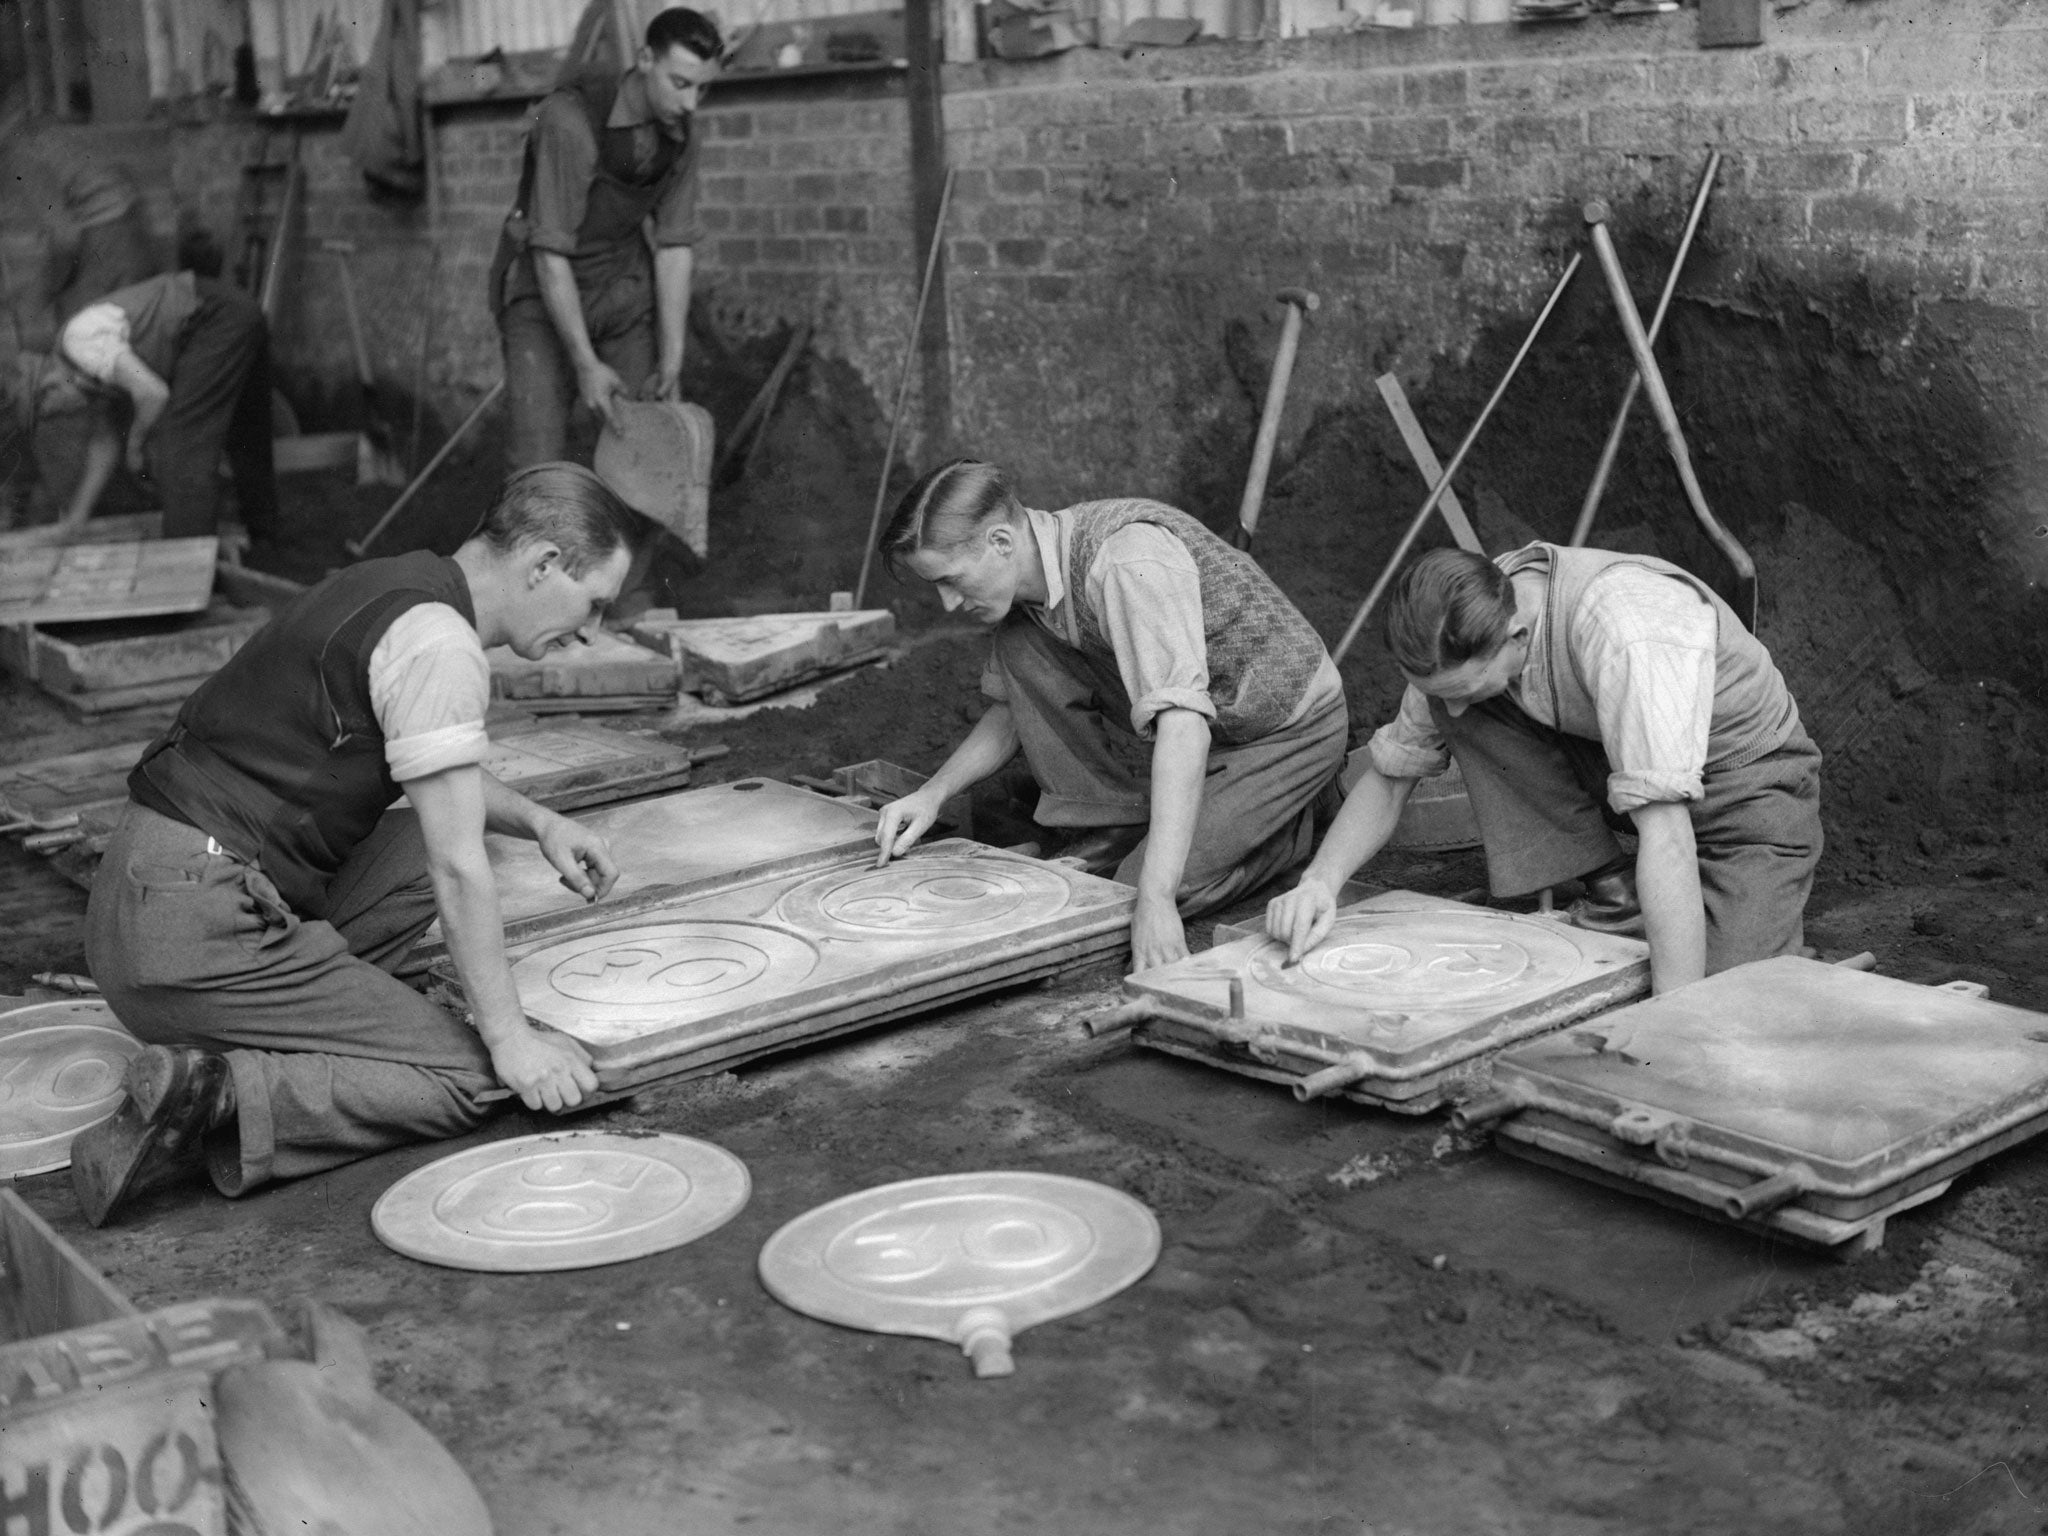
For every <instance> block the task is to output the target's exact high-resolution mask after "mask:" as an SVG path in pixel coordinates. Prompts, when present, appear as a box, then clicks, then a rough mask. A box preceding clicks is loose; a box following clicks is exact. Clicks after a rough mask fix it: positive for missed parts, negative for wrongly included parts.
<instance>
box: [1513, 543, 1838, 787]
mask: <svg viewBox="0 0 2048 1536" xmlns="http://www.w3.org/2000/svg"><path fill="white" fill-rule="evenodd" d="M1546 561H1547V562H1548V565H1549V569H1550V574H1549V582H1550V590H1549V599H1548V603H1549V607H1548V614H1547V617H1546V620H1545V627H1546V631H1547V639H1546V643H1545V646H1544V651H1545V654H1544V657H1543V663H1544V665H1545V666H1546V667H1547V668H1548V671H1549V677H1550V694H1551V698H1552V699H1553V700H1554V701H1555V702H1556V705H1557V728H1558V729H1559V730H1560V731H1562V732H1564V733H1565V734H1566V735H1567V736H1583V737H1586V738H1587V739H1589V740H1592V741H1598V740H1599V739H1600V718H1599V714H1598V712H1597V710H1596V708H1595V706H1594V703H1593V695H1592V692H1591V691H1590V690H1589V689H1588V688H1587V686H1586V681H1585V678H1584V677H1583V676H1581V675H1580V672H1579V668H1578V663H1577V662H1576V661H1575V660H1574V659H1573V657H1572V648H1571V629H1572V620H1573V618H1574V617H1575V616H1576V615H1577V614H1578V612H1579V608H1580V605H1581V604H1582V603H1583V602H1584V601H1585V596H1586V589H1587V587H1589V586H1590V585H1591V584H1592V582H1593V579H1594V577H1596V576H1598V575H1600V573H1601V572H1603V571H1607V570H1611V569H1612V568H1613V567H1615V566H1617V565H1637V566H1641V567H1642V568H1643V569H1645V570H1649V571H1655V572H1656V573H1657V574H1658V575H1660V576H1669V577H1671V578H1673V579H1674V580H1677V581H1682V582H1684V583H1685V584H1686V585H1687V586H1688V587H1690V588H1692V590H1693V591H1695V592H1697V593H1698V594H1699V596H1700V600H1701V601H1702V602H1704V603H1707V604H1710V605H1711V606H1712V608H1713V610H1714V617H1715V619H1716V620H1717V625H1716V630H1715V636H1716V638H1715V648H1714V715H1713V723H1712V724H1711V726H1710V727H1709V728H1708V733H1707V761H1706V767H1707V768H1708V769H1709V770H1710V771H1711V770H1715V769H1721V770H1726V769H1730V768H1740V767H1742V766H1743V765H1744V764H1746V763H1753V762H1755V761H1756V760H1757V759H1758V758H1760V757H1762V756H1763V755H1764V754H1765V753H1767V752H1775V751H1776V750H1777V749H1778V748H1779V747H1781V746H1783V745H1784V744H1785V743H1786V742H1787V741H1789V740H1790V739H1791V738H1792V737H1793V736H1794V735H1796V734H1797V733H1798V732H1799V729H1800V726H1799V706H1798V704H1796V703H1795V702H1793V698H1792V693H1791V690H1790V689H1788V688H1787V687H1786V686H1785V679H1784V677H1783V675H1782V674H1781V673H1780V672H1779V671H1778V667H1777V664H1776V663H1775V662H1773V661H1772V660H1771V653H1770V652H1769V651H1767V650H1765V649H1764V645H1763V642H1762V641H1760V640H1758V639H1757V638H1756V636H1754V635H1752V634H1751V633H1750V632H1749V631H1748V629H1746V628H1745V627H1744V626H1743V623H1742V620H1741V619H1739V618H1737V617H1736V616H1735V610H1734V609H1732V608H1730V607H1729V606H1728V605H1727V604H1726V603H1724V602H1722V601H1721V599H1720V597H1719V596H1718V595H1717V594H1716V593H1715V591H1714V589H1713V588H1712V587H1710V586H1708V585H1707V584H1706V583H1705V582H1703V581H1701V580H1700V579H1699V578H1698V577H1697V576H1694V575H1693V574H1692V573H1691V572H1689V571H1684V570H1681V569H1679V567H1677V566H1675V565H1673V564H1671V562H1670V561H1668V560H1659V559H1657V558H1656V557H1655V556H1654V555H1626V554H1617V553H1615V552H1614V551H1613V550H1606V549H1568V548H1565V547H1563V546H1561V545H1557V544H1530V545H1526V546H1524V547H1523V548H1521V549H1517V550H1514V551H1512V552H1510V553H1508V554H1505V555H1503V556H1501V557H1500V559H1499V560H1498V561H1496V562H1495V563H1496V564H1497V565H1498V566H1499V567H1500V568H1501V569H1502V570H1503V571H1505V572H1507V574H1508V575H1510V576H1513V575H1514V574H1515V573H1516V572H1517V571H1524V570H1529V569H1531V568H1535V567H1540V566H1542V565H1543V564H1544V563H1545V562H1546Z"/></svg>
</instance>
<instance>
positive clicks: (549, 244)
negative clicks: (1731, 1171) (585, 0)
mask: <svg viewBox="0 0 2048 1536" xmlns="http://www.w3.org/2000/svg"><path fill="white" fill-rule="evenodd" d="M721 46H722V45H721V44H720V41H719V36H718V28H717V26H716V25H715V24H714V23H713V22H712V21H711V20H710V19H709V18H708V17H705V16H701V15H699V14H698V13H697V12H696V11H692V10H685V9H683V8H682V7H680V6H677V7H672V8H671V9H668V10H665V11H662V12H661V13H660V14H658V15H657V16H656V17H655V18H654V20H653V21H651V22H649V23H648V26H647V33H646V41H645V43H644V44H643V46H642V47H641V48H640V50H639V58H638V62H637V64H636V66H635V67H634V68H632V69H629V70H627V71H626V72H625V73H624V74H623V75H621V74H620V73H619V72H618V71H617V70H615V69H612V68H610V67H608V66H605V65H586V66H583V67H582V68H580V69H578V70H576V71H575V72H573V73H571V74H570V75H568V76H567V78H565V79H564V80H563V81H562V82H561V83H560V84H558V85H557V86H556V88H555V90H554V92H553V93H552V94H551V95H549V96H548V97H547V99H546V100H544V101H543V102H542V103H541V105H540V109H539V111H538V112H536V113H535V115H534V120H533V128H532V130H531V131H530V132H529V134H528V135H527V140H526V159H525V164H524V166H523V168H522V169H521V171H520V176H519V201H518V203H517V205H516V206H515V207H514V208H513V210H512V212H511V215H510V216H509V217H508V218H507V219H506V220H505V227H504V231H503V233H502V234H501V235H500V236H499V239H498V252H497V257H496V259H495V260H494V261H493V263H492V266H491V309H492V312H493V313H494V314H496V315H497V317H498V331H499V335H500V338H501V339H502V341H503V343H504V349H505V398H506V404H507V409H508V413H509V415H510V431H509V433H508V435H507V438H506V447H505V452H506V459H507V463H508V464H509V466H510V467H511V468H513V469H522V468H524V467H525V466H527V465H528V464H539V463H544V462H547V461H549V460H553V459H560V458H563V457H565V452H566V447H567V442H568V430H569V414H570V410H571V408H572V407H573V406H574V405H576V404H578V403H580V404H581V405H582V406H583V407H584V408H585V409H586V410H587V411H589V412H590V413H591V414H592V415H594V416H595V417H597V418H599V419H601V420H605V421H609V420H610V419H611V411H612V400H613V398H614V397H615V396H617V395H634V394H638V395H640V396H641V397H643V398H646V399H657V400H674V399H676V398H678V382H677V381H678V378H679V376H680V374H681V371H682V366H683V339H684V330H685V327H686V325H687V322H688V320H689V313H690V281H691V275H692V270H693V262H694V256H693V254H692V247H693V246H694V245H695V244H696V241H697V237H698V234H699V232H700V225H699V223H698V218H697V163H698V160H699V158H700V157H699V147H700V146H699V141H698V135H697V133H696V132H695V129H694V125H693V123H692V120H691V119H692V114H694V113H695V111H696V110H697V97H698V93H699V92H700V91H701V90H702V89H703V87H704V85H705V84H706V83H707V82H708V81H709V80H710V79H711V77H712V76H713V75H715V74H716V73H717V71H718V57H719V53H720V49H721ZM650 241H651V243H652V245H653V248H654V249H653V254H652V255H651V256H650V254H649V251H648V246H649V243H650Z"/></svg>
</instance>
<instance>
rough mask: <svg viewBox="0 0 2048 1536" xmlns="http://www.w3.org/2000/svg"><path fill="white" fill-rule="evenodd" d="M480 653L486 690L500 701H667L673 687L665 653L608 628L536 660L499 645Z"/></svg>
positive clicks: (673, 667) (673, 670)
mask: <svg viewBox="0 0 2048 1536" xmlns="http://www.w3.org/2000/svg"><path fill="white" fill-rule="evenodd" d="M484 654H485V655H486V656H488V657H489V658H490V663H491V692H492V693H493V694H494V695H495V696H497V697H498V698H501V699H561V698H601V697H603V696H605V695H607V694H636V695H639V694H647V695H661V696H663V697H667V698H670V699H671V700H672V699H673V696H674V694H675V691H676V664H675V661H674V660H673V659H672V658H671V657H669V656H667V655H666V654H664V653H662V652H660V651H651V650H649V649H648V648H647V647H646V646H644V645H640V644H638V643H636V642H635V641H632V640H628V639H627V638H626V637H625V636H623V635H615V634H613V633H612V632H611V631H610V630H608V629H599V630H593V631H592V632H591V636H590V643H589V644H588V645H579V644H575V643H571V644H569V645H565V646H562V647H560V648H559V649H556V650H552V651H550V652H548V654H547V655H545V656H543V657H542V658H541V659H540V660H539V661H528V660H527V659H526V658H525V657H523V656H520V655H517V654H515V653H514V652H513V651H512V650H511V649H510V648H509V647H506V646H502V645H500V646H493V647H492V648H491V649H490V650H488V651H486V652H485V653H484Z"/></svg>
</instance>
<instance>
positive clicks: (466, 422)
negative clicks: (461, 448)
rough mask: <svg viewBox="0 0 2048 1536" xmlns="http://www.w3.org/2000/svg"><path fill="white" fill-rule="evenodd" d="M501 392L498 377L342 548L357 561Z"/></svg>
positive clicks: (500, 383)
mask: <svg viewBox="0 0 2048 1536" xmlns="http://www.w3.org/2000/svg"><path fill="white" fill-rule="evenodd" d="M503 393H505V381H504V380H503V379H500V380H498V382H497V383H495V384H493V385H492V386H491V388H490V392H489V393H488V394H486V395H485V396H484V397H483V399H481V400H479V401H477V403H476V408H475V409H474V410H472V411H471V412H470V413H469V414H468V415H467V416H465V417H463V418H462V425H461V426H459V427H457V428H456V429H455V430H454V431H453V432H451V433H449V434H448V441H447V442H445V443H443V444H442V445H441V446H440V448H439V449H437V450H436V451H435V453H434V456H433V457H432V458H431V459H429V460H427V466H426V468H425V469H422V470H421V471H420V472H419V473H418V474H417V475H414V476H413V479H412V484H411V485H408V486H407V487H406V488H405V489H404V490H402V491H400V492H399V493H398V499H397V500H396V501H394V502H392V503H391V505H390V506H388V507H386V508H385V509H384V515H383V516H382V517H380V518H378V519H377V521H376V524H375V525H374V526H373V527H372V528H371V529H370V531H369V532H368V533H366V534H364V535H363V536H362V537H361V538H360V539H349V540H348V541H346V543H344V544H343V546H342V547H343V548H344V549H346V550H347V551H348V552H349V553H350V554H351V555H354V556H355V557H356V558H357V559H359V560H360V559H361V558H362V555H363V551H364V550H366V549H368V548H369V547H370V546H371V545H372V544H374V543H376V542H377V540H378V539H379V538H380V537H381V536H382V535H383V532H384V530H385V529H386V528H389V527H390V526H391V520H392V519H393V518H394V517H396V516H398V514H399V513H400V512H401V511H403V510H404V509H405V504H406V503H407V502H409V501H411V500H412V499H413V497H415V496H417V495H418V494H419V490H420V487H421V486H423V485H425V484H426V483H427V479H428V477H429V476H431V475H432V474H433V473H434V471H435V470H437V469H439V468H440V467H441V461H442V460H443V459H445V458H447V457H448V455H449V454H450V453H452V452H453V451H454V449H455V445H456V444H457V443H459V442H461V441H462V439H463V438H464V437H465V436H466V435H467V434H468V432H469V429H470V428H471V427H473V426H475V425H476V424H477V422H478V421H479V420H481V419H482V417H483V414H484V412H485V411H487V410H489V409H490V408H491V407H492V406H493V405H495V404H496V403H497V399H498V396H500V395H502V394H503Z"/></svg>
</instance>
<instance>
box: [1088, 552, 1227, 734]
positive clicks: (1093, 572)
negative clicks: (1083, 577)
mask: <svg viewBox="0 0 2048 1536" xmlns="http://www.w3.org/2000/svg"><path fill="white" fill-rule="evenodd" d="M1087 580H1088V584H1089V587H1090V589H1091V590H1090V596H1091V597H1092V599H1093V601H1094V606H1095V611H1096V612H1097V613H1099V614H1101V615H1102V625H1103V628H1104V629H1105V630H1107V631H1108V634H1109V643H1110V647H1111V649H1112V650H1114V651H1115V652H1116V665H1117V673H1118V675H1119V676H1120V677H1121V678H1122V680H1123V685H1124V692H1125V693H1126V694H1128V695H1129V696H1130V700H1131V729H1132V730H1134V731H1136V732H1137V733H1138V734H1139V735H1140V736H1149V735H1150V734H1151V731H1152V722H1153V721H1154V720H1156V719H1157V718H1158V716H1159V713H1160V711H1161V710H1167V709H1191V710H1193V711H1194V712H1195V713H1196V714H1198V715H1201V716H1202V717H1203V718H1204V719H1209V720H1213V719H1215V718H1216V701H1215V700H1214V699H1212V698H1210V697H1209V642H1208V639H1207V637H1206V635H1205V634H1204V632H1203V629H1202V579H1201V575H1200V573H1198V572H1197V571H1196V569H1195V557H1194V556H1193V555H1191V554H1189V553H1188V547H1187V546H1186V545H1185V544H1183V543H1181V541H1180V540H1179V539H1177V538H1175V537H1174V536H1173V535H1172V534H1170V533H1168V532H1167V531H1166V530H1165V529H1164V528H1161V527H1159V526H1158V525H1157V524H1154V523H1129V524H1126V525H1125V526H1124V527H1122V528H1119V529H1118V530H1117V531H1116V532H1115V533H1113V534H1111V535H1110V536H1109V537H1108V538H1106V539H1104V540H1103V541H1102V547H1101V548H1100V549H1099V550H1097V551H1096V555H1095V563H1094V565H1093V567H1092V568H1091V569H1090V570H1089V572H1088V576H1087Z"/></svg>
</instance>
